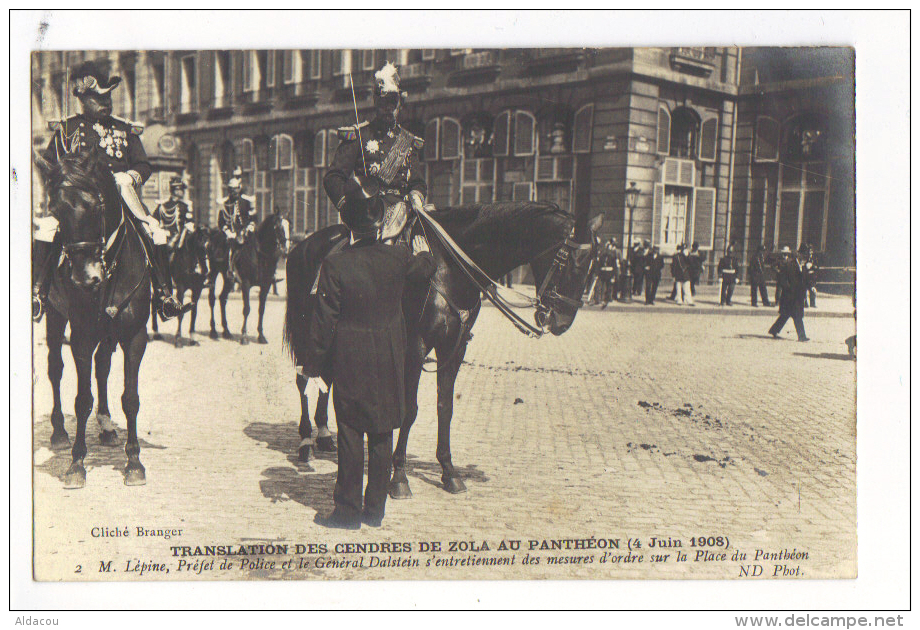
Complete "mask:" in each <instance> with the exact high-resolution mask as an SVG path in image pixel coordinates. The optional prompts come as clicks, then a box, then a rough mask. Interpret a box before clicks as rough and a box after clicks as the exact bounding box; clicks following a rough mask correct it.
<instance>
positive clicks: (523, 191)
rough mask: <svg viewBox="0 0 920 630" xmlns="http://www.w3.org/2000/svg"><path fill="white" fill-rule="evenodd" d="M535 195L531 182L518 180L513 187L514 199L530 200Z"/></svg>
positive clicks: (512, 194) (512, 197)
mask: <svg viewBox="0 0 920 630" xmlns="http://www.w3.org/2000/svg"><path fill="white" fill-rule="evenodd" d="M532 196H533V184H532V183H531V182H518V183H516V184H514V187H513V188H512V189H511V199H512V201H530V200H531V197H532Z"/></svg>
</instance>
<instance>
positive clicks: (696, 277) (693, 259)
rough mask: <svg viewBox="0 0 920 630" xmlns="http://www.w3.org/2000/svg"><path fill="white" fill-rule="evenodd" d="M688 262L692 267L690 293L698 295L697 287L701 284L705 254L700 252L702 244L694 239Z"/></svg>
mask: <svg viewBox="0 0 920 630" xmlns="http://www.w3.org/2000/svg"><path fill="white" fill-rule="evenodd" d="M687 264H688V265H689V267H690V295H692V296H694V297H696V287H698V286H699V284H700V278H701V277H702V275H703V254H702V252H700V244H699V243H697V242H696V241H693V244H692V245H691V246H690V253H689V254H687Z"/></svg>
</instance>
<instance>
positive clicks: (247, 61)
mask: <svg viewBox="0 0 920 630" xmlns="http://www.w3.org/2000/svg"><path fill="white" fill-rule="evenodd" d="M243 91H244V92H251V91H252V51H249V50H246V51H243Z"/></svg>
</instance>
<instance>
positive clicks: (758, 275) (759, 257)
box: [748, 245, 770, 306]
mask: <svg viewBox="0 0 920 630" xmlns="http://www.w3.org/2000/svg"><path fill="white" fill-rule="evenodd" d="M765 251H766V248H765V247H764V246H763V245H758V246H757V251H756V252H754V254H753V255H752V256H751V264H750V266H749V267H748V274H749V275H750V281H751V306H757V293H758V291H759V292H760V301H761V302H763V305H764V306H770V300H769V298H768V297H767V282H766V268H765V267H766V262H765V261H764V255H765V254H764V252H765Z"/></svg>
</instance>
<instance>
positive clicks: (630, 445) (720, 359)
mask: <svg viewBox="0 0 920 630" xmlns="http://www.w3.org/2000/svg"><path fill="white" fill-rule="evenodd" d="M200 306H201V307H202V312H200V313H199V317H198V324H199V328H201V329H205V330H206V328H205V327H206V324H207V317H206V315H205V313H206V311H207V305H206V301H205V300H202V301H201V303H200ZM283 308H284V305H283V302H280V301H270V302H269V304H268V307H267V311H266V316H265V321H266V335H267V336H268V338H269V341H270V343H269V345H267V346H264V345H258V344H255V343H253V344H250V345H248V346H241V345H240V344H239V343H236V342H231V341H225V340H221V341H212V340H210V339H208V338H207V336H206V335H198V337H197V339H198V340H199V341H200V343H201V345H200V346H199V347H186V348H183V349H175V348H173V346H172V344H171V343H168V342H169V341H171V339H172V335H171V333H172V332H173V331H174V330H175V324H174V323H169V324H167V325H165V326H162V327H161V330H162V331H164V332H168V333H170V334H168V335H166V341H162V342H151V343H150V344H149V345H148V348H147V354H146V356H145V359H144V363H143V365H142V368H141V389H140V394H141V410H140V416H139V421H138V426H139V435H140V437H141V461H142V462H143V463H144V465H145V466H146V469H147V485H146V486H143V487H126V486H125V485H124V484H123V482H122V474H121V469H122V467H123V465H124V451H123V448H122V447H117V448H112V447H104V446H101V445H100V444H99V438H98V430H97V426H96V424H95V422H94V420H93V418H92V417H91V418H90V423H89V430H88V447H89V455H88V456H87V459H86V464H87V470H88V477H87V485H86V487H85V488H84V489H82V490H66V489H64V488H63V484H62V481H61V477H62V475H63V473H64V471H65V470H66V468H67V466H68V465H69V463H70V453H69V450H68V451H58V452H53V451H51V450H50V446H49V444H50V442H49V438H50V434H51V427H50V423H49V420H48V418H49V413H50V411H51V388H50V384H49V383H48V380H47V377H46V359H47V356H46V355H47V348H46V346H45V345H44V325H43V324H42V325H41V326H37V327H36V328H35V334H36V340H37V345H36V348H35V351H36V356H35V381H34V382H35V418H34V457H35V471H34V492H35V551H36V562H35V575H36V577H37V578H38V579H41V580H62V579H63V580H70V579H90V580H94V579H119V578H125V577H127V576H123V575H122V573H123V572H124V571H125V570H126V568H128V567H129V566H130V562H129V561H132V560H137V561H140V562H154V563H165V564H166V566H168V567H169V569H170V572H169V574H166V573H163V572H153V573H147V572H145V573H144V574H143V575H140V574H139V572H138V573H132V574H131V578H137V579H177V578H178V579H198V578H203V579H218V578H220V579H242V578H247V577H272V578H287V579H303V578H312V579H315V578H349V577H351V578H358V579H379V578H384V577H390V578H397V579H418V578H444V579H456V578H459V577H464V576H468V577H475V578H479V579H484V578H513V579H521V578H535V577H540V578H542V577H551V578H569V577H572V578H574V577H579V578H620V577H622V578H636V577H656V578H661V577H669V578H702V577H712V578H721V577H727V578H731V577H738V576H739V571H740V567H741V566H742V565H748V564H751V563H752V562H753V561H754V558H753V557H752V556H753V553H754V552H755V550H758V549H760V550H765V551H768V552H771V553H773V552H780V551H782V550H783V549H786V550H788V551H790V552H791V551H792V550H793V549H796V550H797V551H798V552H807V554H808V556H807V559H806V560H804V561H802V562H794V563H789V562H787V563H785V564H787V565H789V566H792V565H793V564H794V565H797V566H798V567H799V570H800V573H799V575H800V576H803V577H806V578H822V577H853V576H855V574H856V443H855V441H856V438H855V435H856V421H855V392H856V389H855V369H856V364H855V362H853V361H852V360H850V359H849V357H848V356H847V351H846V346H845V345H844V339H845V338H846V337H848V336H850V335H852V334H854V323H853V320H852V319H851V318H843V317H836V318H830V317H827V318H816V317H809V316H808V314H806V320H805V325H806V329H807V331H808V334H809V336H810V337H811V342H809V343H797V342H795V341H794V339H795V333H794V331H793V329H792V325H791V323H790V324H789V325H788V326H787V329H786V330H785V331H784V333H783V335H782V337H781V340H779V341H777V340H774V339H772V338H770V337H769V336H768V335H767V332H766V331H767V328H768V327H769V325H770V323H772V317H764V316H751V315H734V316H721V315H716V314H695V313H690V312H685V313H681V312H667V311H663V310H656V311H654V312H651V313H642V312H640V311H630V312H609V311H606V312H605V311H599V310H593V309H591V310H589V309H585V310H583V311H582V312H581V313H580V314H579V315H578V318H577V319H576V321H575V324H574V326H573V327H572V329H571V330H570V331H569V332H568V333H566V334H565V335H563V336H561V337H558V338H553V337H545V338H543V339H541V340H533V339H528V338H525V337H524V336H522V335H520V334H518V333H517V332H515V330H514V329H513V327H512V326H511V325H510V324H509V323H508V322H506V321H504V320H503V319H502V318H501V316H500V314H499V313H498V312H497V311H496V310H495V309H493V308H483V310H482V313H481V316H480V318H479V321H478V323H477V324H476V326H475V328H474V331H473V332H474V334H475V338H474V339H473V341H472V342H471V345H470V348H469V351H468V352H467V355H466V361H467V364H466V365H464V366H463V368H462V369H461V371H460V375H459V378H458V381H457V387H456V392H457V393H456V400H455V401H454V402H455V408H454V421H453V430H452V442H451V445H452V451H453V460H454V463H455V465H456V466H457V467H458V468H459V470H460V471H461V474H462V476H463V478H464V481H465V483H466V485H467V487H468V489H469V491H468V492H467V493H465V494H461V495H450V494H448V493H446V492H445V491H443V490H442V489H441V488H440V467H439V466H438V464H437V462H436V460H435V457H434V451H435V442H436V434H437V423H436V398H435V378H434V376H433V375H423V377H422V385H421V392H420V398H419V403H420V405H419V406H420V410H419V419H418V421H417V422H416V424H415V427H414V429H413V431H412V434H411V438H410V441H409V454H410V469H409V479H410V484H411V487H412V491H413V493H414V497H413V498H412V499H411V500H408V501H390V502H388V504H387V517H386V519H385V521H384V524H383V527H382V528H381V529H371V528H364V529H362V530H361V531H354V532H351V531H348V532H346V531H337V530H326V529H323V528H321V527H319V526H317V525H315V524H314V523H313V517H314V515H315V514H316V512H317V511H321V512H324V511H326V510H328V509H331V508H332V487H333V483H334V480H335V458H334V455H333V456H330V455H328V454H319V458H318V459H316V460H314V461H313V462H311V463H310V464H301V463H299V462H297V459H296V451H297V445H298V443H299V437H298V434H297V421H298V419H299V413H300V412H299V402H298V395H297V391H296V388H295V385H294V382H293V370H292V368H291V366H290V364H289V361H288V359H287V357H286V355H285V354H284V353H283V352H282V349H281V321H282V315H283ZM228 312H229V314H230V320H231V328H232V330H233V331H234V332H235V333H236V332H238V330H239V324H240V303H239V301H238V300H232V301H231V302H230V305H229V308H228ZM250 321H251V323H252V325H253V327H254V320H250ZM64 358H65V372H64V384H63V400H64V412H65V415H66V418H67V423H66V428H67V431H68V432H69V433H70V435H71V438H73V436H74V434H75V424H76V422H75V419H74V417H73V399H74V395H75V387H76V385H75V381H76V377H75V373H74V370H73V361H72V358H71V357H70V353H69V347H66V346H65V349H64ZM121 364H122V359H121V353H120V351H119V352H118V353H117V354H116V357H115V359H114V362H113V367H112V376H111V378H110V386H109V392H110V395H109V396H110V401H111V404H110V406H111V408H112V412H113V421H114V422H115V423H116V425H118V427H119V437H120V438H121V440H122V443H123V440H124V435H125V420H124V415H123V414H122V412H121V409H120V403H119V399H120V396H121V391H122V370H121ZM314 394H315V392H314V391H313V390H311V391H310V395H311V397H312V396H313V395H314ZM330 428H332V429H333V430H334V423H330ZM94 527H98V528H105V527H108V528H116V527H117V528H124V527H128V529H129V534H130V535H129V536H127V537H98V536H94V535H93V528H94ZM138 527H144V528H148V529H181V530H182V532H181V535H178V536H175V537H172V538H170V539H169V540H165V539H163V538H157V537H149V536H148V537H137V536H136V531H137V528H138ZM592 536H593V537H596V538H597V539H620V541H621V547H620V550H619V552H618V553H622V554H626V553H627V548H626V547H627V541H628V540H631V539H635V538H640V539H641V540H642V545H643V547H642V549H641V552H642V553H643V554H644V560H643V562H641V563H639V562H635V563H627V564H623V563H616V564H610V563H608V564H600V563H599V562H600V560H599V558H595V560H592V561H591V563H590V564H581V563H579V564H564V565H547V564H546V562H545V555H546V554H545V552H543V553H542V555H541V553H540V551H539V550H537V551H531V552H530V553H531V555H539V556H540V557H541V558H543V559H544V562H543V563H541V564H540V565H538V566H530V567H528V566H523V565H522V562H523V560H524V557H525V554H527V553H528V551H529V547H528V543H527V541H529V540H538V541H542V540H545V539H546V540H548V539H574V538H590V537H592ZM710 536H713V537H716V536H723V537H727V538H728V541H729V547H728V551H727V553H728V557H729V558H731V556H732V554H733V552H735V551H738V550H740V551H743V552H746V553H748V556H747V557H746V559H745V560H744V561H734V562H732V561H729V560H724V561H718V560H716V561H712V562H702V561H696V559H695V558H696V554H697V551H698V548H699V547H698V546H696V545H691V540H690V539H691V537H710ZM652 537H656V538H663V539H667V538H669V537H670V538H672V539H679V540H681V541H682V545H683V549H682V551H684V552H685V553H687V554H688V555H689V561H688V562H675V561H674V557H673V556H672V557H671V558H670V559H669V560H668V561H665V562H664V563H661V564H660V565H659V566H649V565H650V564H653V557H652V555H651V554H650V551H651V550H650V549H648V541H649V540H650V539H651V538H652ZM503 539H505V540H512V539H513V540H521V541H523V542H522V543H521V545H522V546H521V549H520V550H519V551H517V552H516V553H515V554H514V555H515V563H514V564H513V565H510V566H508V565H505V566H498V567H496V566H472V567H463V568H462V569H458V568H455V567H436V566H435V565H434V564H432V566H430V567H429V568H426V567H425V563H426V560H428V559H429V558H432V557H434V556H433V555H432V554H425V553H420V552H419V551H418V546H417V545H418V543H419V542H424V541H441V542H442V543H443V545H444V547H443V550H442V553H441V554H440V557H448V556H453V557H455V558H461V557H464V558H465V557H468V556H471V555H472V556H476V555H479V556H499V555H501V556H504V555H507V556H509V557H510V556H511V553H512V552H505V551H501V552H498V551H496V548H495V545H497V544H498V543H499V542H500V541H501V540H503ZM386 541H390V542H411V543H413V553H411V554H402V555H403V556H406V557H408V556H410V555H411V557H412V558H416V559H419V560H420V561H421V569H403V568H367V567H366V565H365V568H361V567H357V568H355V567H346V568H319V567H317V566H316V564H315V563H313V564H311V566H309V567H307V568H304V569H298V568H297V567H296V565H295V566H293V567H290V566H288V567H285V568H279V564H280V562H276V564H275V566H274V567H272V568H268V567H265V566H263V565H259V564H255V565H250V566H249V567H248V568H246V569H243V570H241V569H240V568H239V562H238V561H237V564H236V566H235V567H234V568H233V569H225V570H220V569H219V568H218V567H215V568H214V569H213V570H206V571H203V572H202V573H200V574H198V573H195V572H194V569H193V570H191V571H187V572H182V573H180V574H178V575H177V571H178V568H177V563H176V559H175V558H173V557H172V552H171V551H170V549H169V548H170V547H171V546H173V545H180V546H191V547H195V546H197V545H234V546H238V545H241V544H242V545H248V544H268V543H282V544H283V543H287V544H290V545H294V544H297V543H302V544H309V543H322V542H326V543H328V545H329V549H330V553H328V554H326V557H334V558H337V559H342V558H348V556H347V555H343V554H335V553H332V551H331V550H332V549H333V547H334V545H335V544H337V543H341V542H386ZM450 541H467V542H472V543H475V545H481V544H482V542H483V541H486V542H487V544H488V545H489V547H490V551H488V552H479V553H478V554H476V553H460V551H459V550H458V551H457V552H456V553H447V544H448V542H450ZM671 551H674V550H673V549H665V550H663V552H664V553H669V552H671ZM716 551H718V550H716ZM559 553H561V554H562V555H564V556H572V555H585V554H588V553H591V554H595V556H600V554H601V553H603V550H598V549H593V550H591V551H590V552H588V551H584V550H579V551H577V552H576V551H574V550H573V551H562V552H557V555H558V554H559ZM382 555H388V554H382ZM290 557H291V556H286V558H290ZM250 558H252V557H250ZM202 559H207V560H210V558H202ZM265 559H266V560H271V559H272V558H270V557H269V556H265ZM108 560H112V561H114V562H113V564H112V572H104V571H103V572H100V562H105V561H108ZM219 563H220V558H218V564H219ZM760 564H762V565H763V567H764V572H765V575H763V577H773V576H774V564H784V563H782V562H780V563H772V562H769V561H766V562H764V561H760ZM77 565H80V567H81V568H80V572H79V573H77V568H76V567H77ZM116 572H117V573H116ZM777 577H779V576H777Z"/></svg>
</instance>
